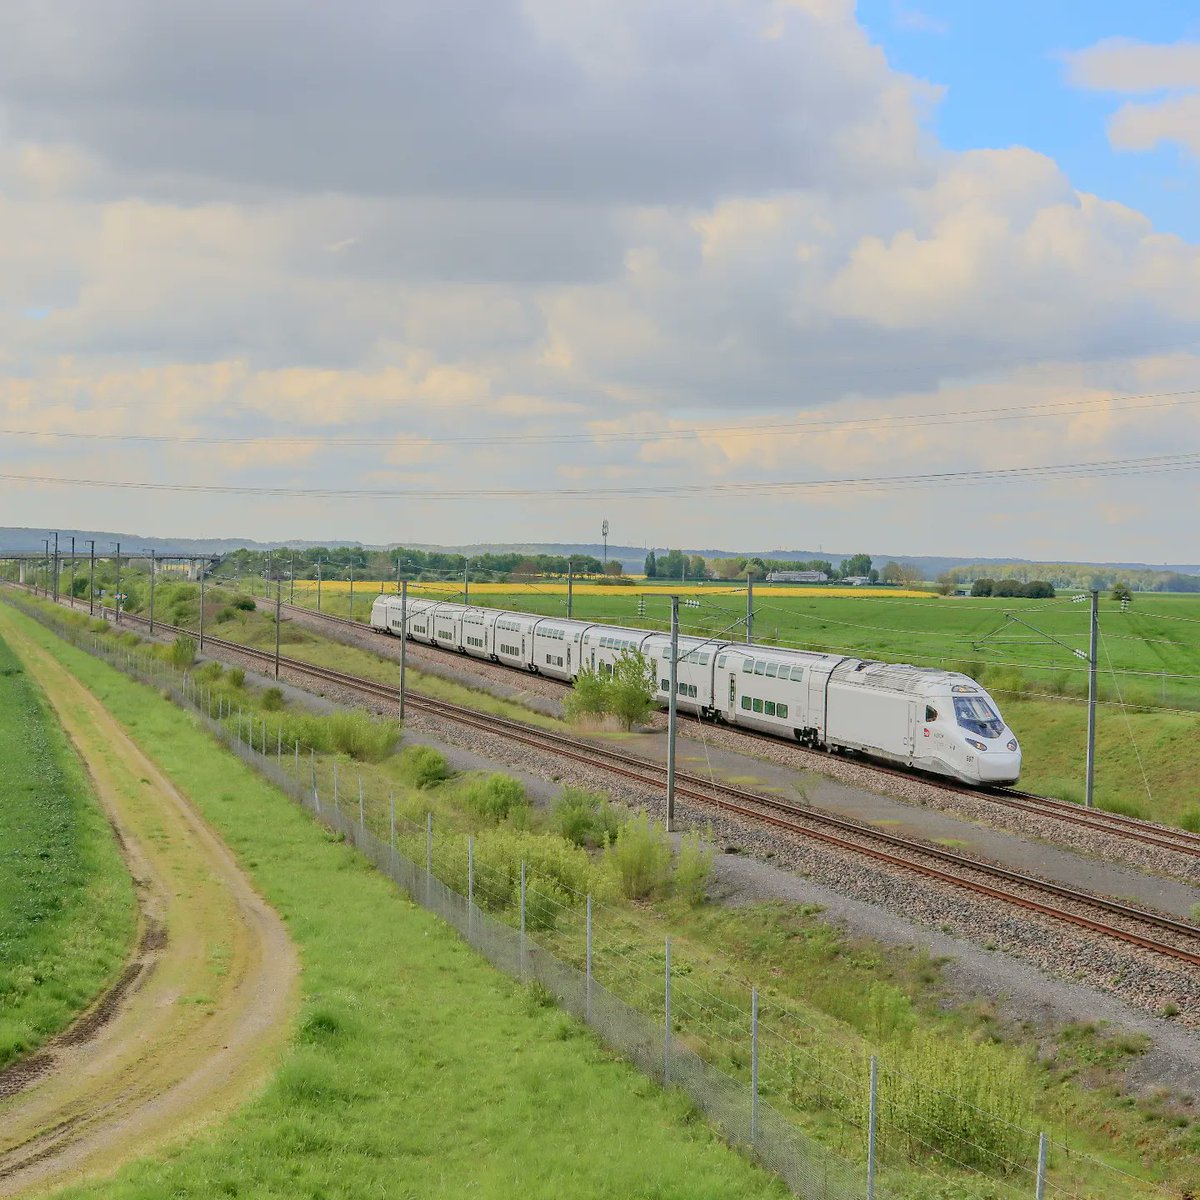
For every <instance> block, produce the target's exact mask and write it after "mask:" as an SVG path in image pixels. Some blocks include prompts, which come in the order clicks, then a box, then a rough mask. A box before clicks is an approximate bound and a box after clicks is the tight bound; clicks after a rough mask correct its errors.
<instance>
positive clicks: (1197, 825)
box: [1179, 808, 1200, 833]
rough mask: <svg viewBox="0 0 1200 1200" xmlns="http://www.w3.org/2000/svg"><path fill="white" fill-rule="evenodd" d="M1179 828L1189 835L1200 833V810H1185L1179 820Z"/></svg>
mask: <svg viewBox="0 0 1200 1200" xmlns="http://www.w3.org/2000/svg"><path fill="white" fill-rule="evenodd" d="M1179 828H1180V829H1186V830H1187V831H1188V833H1200V808H1188V809H1185V810H1184V812H1183V815H1182V816H1181V817H1180V818H1179Z"/></svg>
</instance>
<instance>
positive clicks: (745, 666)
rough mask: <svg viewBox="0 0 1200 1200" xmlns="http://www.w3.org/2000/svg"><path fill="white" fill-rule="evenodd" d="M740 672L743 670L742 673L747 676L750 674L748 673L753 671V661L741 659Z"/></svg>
mask: <svg viewBox="0 0 1200 1200" xmlns="http://www.w3.org/2000/svg"><path fill="white" fill-rule="evenodd" d="M742 670H743V671H744V672H745V673H746V674H747V675H749V674H750V672H751V671H753V670H754V662H753V660H752V659H749V658H743V659H742Z"/></svg>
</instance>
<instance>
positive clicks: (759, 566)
mask: <svg viewBox="0 0 1200 1200" xmlns="http://www.w3.org/2000/svg"><path fill="white" fill-rule="evenodd" d="M743 574H744V575H745V576H746V578H747V579H750V578H754V579H765V578H766V574H767V564H766V563H764V562H763V560H762V559H761V558H748V559H747V560H746V566H745V568H744V570H743Z"/></svg>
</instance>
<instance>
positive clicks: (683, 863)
mask: <svg viewBox="0 0 1200 1200" xmlns="http://www.w3.org/2000/svg"><path fill="white" fill-rule="evenodd" d="M712 864H713V852H712V849H711V847H706V846H705V845H704V843H703V842H702V841H701V839H700V835H699V834H698V833H685V834H684V835H683V839H682V840H681V841H680V843H679V856H678V857H677V858H676V860H675V886H674V892H675V895H676V896H678V897H679V898H680V899H681V900H683V901H685V902H686V903H688V904H690V905H692V907H693V908H695V907H698V906H699V905H701V904H703V903H704V899H705V893H706V892H707V890H708V877H709V875H710V874H711V873H712Z"/></svg>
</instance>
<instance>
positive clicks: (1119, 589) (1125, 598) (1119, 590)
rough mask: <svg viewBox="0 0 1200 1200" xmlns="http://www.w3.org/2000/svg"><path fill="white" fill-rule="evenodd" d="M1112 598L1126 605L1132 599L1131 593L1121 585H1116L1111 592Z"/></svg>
mask: <svg viewBox="0 0 1200 1200" xmlns="http://www.w3.org/2000/svg"><path fill="white" fill-rule="evenodd" d="M1112 598H1113V599H1114V600H1120V601H1122V602H1124V603H1125V604H1128V603H1129V602H1130V601H1131V600H1132V599H1133V593H1132V592H1131V591H1130V590H1129V588H1128V587H1126V586H1125V584H1123V583H1118V584H1117V586H1116V587H1115V588H1113V590H1112Z"/></svg>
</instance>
